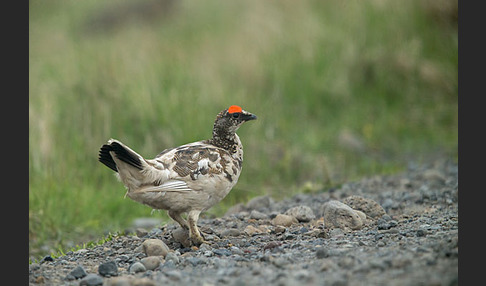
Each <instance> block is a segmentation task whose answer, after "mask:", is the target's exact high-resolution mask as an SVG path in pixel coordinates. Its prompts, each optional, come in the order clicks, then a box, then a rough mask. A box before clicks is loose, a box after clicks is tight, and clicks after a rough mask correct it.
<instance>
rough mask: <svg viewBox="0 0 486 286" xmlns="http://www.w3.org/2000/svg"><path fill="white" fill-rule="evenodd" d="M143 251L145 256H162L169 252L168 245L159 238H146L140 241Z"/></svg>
mask: <svg viewBox="0 0 486 286" xmlns="http://www.w3.org/2000/svg"><path fill="white" fill-rule="evenodd" d="M142 247H143V252H144V253H145V254H146V255H147V256H163V257H165V256H166V255H167V253H168V252H169V247H168V246H167V245H166V244H165V243H164V242H163V241H162V240H160V239H147V240H145V241H144V242H143V243H142Z"/></svg>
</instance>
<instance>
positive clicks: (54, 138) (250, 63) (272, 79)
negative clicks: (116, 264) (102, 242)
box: [29, 0, 458, 256]
mask: <svg viewBox="0 0 486 286" xmlns="http://www.w3.org/2000/svg"><path fill="white" fill-rule="evenodd" d="M145 2H146V1H138V2H137V3H139V4H134V3H135V2H131V1H116V2H115V1H108V2H99V1H94V0H90V1H48V2H46V1H31V2H29V5H30V7H29V18H30V21H29V254H30V255H31V256H39V255H42V254H45V253H48V252H50V251H52V250H53V249H63V248H64V249H68V248H70V247H73V246H74V245H75V244H80V243H83V241H90V240H96V239H97V238H98V237H100V236H102V234H103V233H108V232H114V231H117V230H122V229H124V228H126V227H128V226H129V225H130V224H131V221H132V220H133V219H134V218H136V217H140V216H150V215H151V214H150V212H151V209H149V208H148V207H145V206H143V205H139V204H137V203H135V202H132V201H131V200H129V199H124V198H123V196H124V194H125V190H124V187H123V186H122V184H121V183H119V182H118V181H117V180H116V179H115V177H114V176H113V174H112V173H113V172H112V171H111V170H109V169H108V168H106V167H105V166H103V165H102V164H100V163H99V162H97V156H98V150H99V147H100V146H101V145H102V144H104V143H105V142H106V141H107V140H108V139H109V138H116V139H119V140H122V141H123V142H124V143H126V144H128V145H129V146H131V147H132V148H133V149H135V150H136V151H138V152H139V153H140V154H142V155H143V156H146V157H149V158H151V157H154V156H155V155H156V154H158V153H159V152H160V151H162V150H163V149H165V148H168V147H174V146H178V145H181V144H185V143H188V142H192V141H196V140H201V139H205V138H208V137H209V136H210V135H211V128H212V124H213V121H214V118H215V116H216V114H217V113H218V112H219V111H220V110H222V109H224V108H227V107H228V106H229V105H232V104H238V105H241V106H242V107H243V108H244V109H246V110H248V111H251V112H253V113H255V114H256V115H258V120H257V121H253V122H250V123H248V124H247V125H245V126H243V127H242V128H241V129H240V130H239V132H238V134H239V135H240V137H241V138H242V141H243V144H244V146H245V162H244V167H243V173H242V175H241V177H240V180H239V182H238V184H237V185H236V187H235V188H234V190H233V191H232V192H231V193H230V195H229V196H228V197H227V198H225V200H223V202H222V203H221V204H220V205H218V206H215V207H214V208H213V209H212V210H210V211H209V213H208V215H221V214H223V213H224V212H225V210H226V209H227V208H228V207H229V206H231V205H233V204H235V203H238V202H246V201H247V200H248V199H250V198H251V197H254V196H257V195H262V194H270V195H272V196H274V197H275V198H277V199H278V198H283V197H285V196H289V195H292V194H295V193H297V192H300V191H309V190H310V191H325V190H326V188H329V187H331V186H336V185H338V184H340V183H343V182H345V181H348V180H356V179H358V178H360V177H363V176H367V175H371V174H376V173H391V172H396V171H399V170H402V169H404V168H406V166H407V163H408V162H409V161H410V160H415V161H421V160H426V159H427V158H428V157H430V156H431V154H432V155H433V154H446V155H447V156H450V157H451V158H453V159H457V138H458V117H457V114H458V105H457V86H458V80H457V66H458V63H457V60H458V55H457V50H458V43H457V10H454V9H453V8H454V6H453V5H452V9H449V10H448V9H447V8H450V6H451V5H443V6H441V7H436V5H435V2H434V1H432V0H431V1H378V0H375V1H345V2H343V1H317V0H316V1H278V2H275V1H272V2H270V1H204V2H201V1H176V3H174V5H167V6H164V7H163V9H159V8H158V7H157V6H155V4H153V3H155V2H150V1H149V2H147V3H152V6H149V8H148V9H146V10H145V15H150V14H148V13H149V12H152V13H154V14H156V16H155V17H149V16H144V17H138V18H137V17H135V16H133V17H132V16H130V15H131V14H129V13H130V12H129V11H136V10H137V9H134V6H132V7H130V8H123V7H124V6H125V5H139V6H140V5H142V4H140V3H145ZM159 2H160V1H159ZM165 2H167V3H169V2H171V1H165ZM165 2H164V3H165ZM441 3H442V2H441ZM444 3H445V2H444ZM444 3H443V4H444ZM447 3H449V2H447ZM450 3H454V2H453V1H451V2H450ZM444 7H445V8H444ZM439 8H440V9H439ZM110 11H117V12H116V13H115V14H110V13H111V12H110ZM127 11H128V12H127ZM451 11H452V12H451ZM454 11H455V12H454ZM124 13H128V14H124ZM113 15H114V16H113ZM116 15H119V16H118V17H117V16H116ZM454 15H455V16H456V18H454ZM97 19H104V22H103V21H99V20H97ZM110 19H111V20H110ZM346 134H348V138H349V137H351V139H352V140H353V139H354V140H355V141H356V140H357V141H359V142H360V144H361V145H360V146H361V147H349V146H348V145H347V144H346V142H349V140H348V141H346V140H345V139H343V137H346V136H345V135H346ZM352 140H351V141H352ZM154 216H161V217H163V218H167V217H166V216H165V214H163V212H161V213H160V214H159V213H155V214H154Z"/></svg>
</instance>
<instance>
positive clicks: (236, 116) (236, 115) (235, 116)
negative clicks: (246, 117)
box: [232, 112, 240, 118]
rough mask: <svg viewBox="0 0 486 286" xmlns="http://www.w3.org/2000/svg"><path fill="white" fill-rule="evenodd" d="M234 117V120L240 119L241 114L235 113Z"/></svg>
mask: <svg viewBox="0 0 486 286" xmlns="http://www.w3.org/2000/svg"><path fill="white" fill-rule="evenodd" d="M232 115H233V118H238V117H240V114H239V113H237V112H235V113H233V114H232Z"/></svg>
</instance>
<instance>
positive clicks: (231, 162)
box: [99, 105, 257, 245]
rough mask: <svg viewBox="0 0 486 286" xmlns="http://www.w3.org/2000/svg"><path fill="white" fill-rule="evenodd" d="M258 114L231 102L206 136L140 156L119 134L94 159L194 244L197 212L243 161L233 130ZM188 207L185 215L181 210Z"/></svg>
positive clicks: (221, 192) (219, 193) (221, 191)
mask: <svg viewBox="0 0 486 286" xmlns="http://www.w3.org/2000/svg"><path fill="white" fill-rule="evenodd" d="M256 118H257V117H256V116H255V115H253V114H251V113H249V112H247V111H245V110H243V109H242V108H241V107H239V106H236V105H232V106H230V107H229V108H228V109H225V110H223V111H221V112H220V113H219V114H218V115H217V117H216V120H215V122H214V127H213V136H212V138H211V139H209V140H203V141H198V142H194V143H189V144H186V145H182V146H179V147H176V148H170V149H166V150H164V151H162V152H161V153H160V154H158V155H157V156H156V157H155V158H154V159H145V158H143V157H142V156H140V155H139V154H138V153H136V152H135V151H133V150H132V149H130V148H129V147H128V146H126V145H124V144H123V143H121V142H120V141H118V140H115V139H110V140H108V144H105V145H103V146H102V147H101V149H100V153H99V161H100V162H101V163H103V164H105V165H106V166H107V167H109V168H110V169H112V170H113V171H115V172H117V173H118V174H117V175H118V177H119V179H120V180H121V182H122V183H123V184H124V185H125V187H126V188H127V193H126V195H127V196H128V197H129V198H131V199H132V200H134V201H137V202H139V203H142V204H145V205H147V206H150V207H152V208H154V209H163V210H167V211H168V212H167V213H168V215H169V216H170V217H171V218H172V219H173V220H175V221H176V222H178V223H179V224H180V225H181V226H182V227H183V228H185V229H189V237H190V238H191V240H192V242H193V243H194V244H196V245H200V244H201V243H203V242H204V239H203V237H202V236H201V234H200V232H199V230H198V228H197V221H198V219H199V214H200V213H201V212H203V211H206V210H208V209H209V208H211V207H212V206H214V205H215V204H216V203H218V202H220V201H221V200H222V199H223V198H224V197H225V196H226V195H227V194H228V193H229V192H230V190H231V189H232V188H233V187H234V186H235V184H236V182H237V181H238V178H239V177H240V173H241V167H242V162H243V145H242V144H241V141H240V138H239V137H238V135H237V134H236V130H238V128H239V127H240V126H241V125H242V124H243V123H245V122H246V121H250V120H254V119H256ZM183 213H187V221H186V220H185V219H184V218H182V216H181V214H183Z"/></svg>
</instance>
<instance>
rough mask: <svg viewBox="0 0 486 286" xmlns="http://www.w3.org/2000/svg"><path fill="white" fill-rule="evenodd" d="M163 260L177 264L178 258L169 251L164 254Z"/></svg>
mask: <svg viewBox="0 0 486 286" xmlns="http://www.w3.org/2000/svg"><path fill="white" fill-rule="evenodd" d="M165 261H173V262H174V263H175V264H178V263H179V261H180V259H179V257H178V256H177V255H176V254H175V253H174V252H169V253H167V255H166V256H165Z"/></svg>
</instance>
